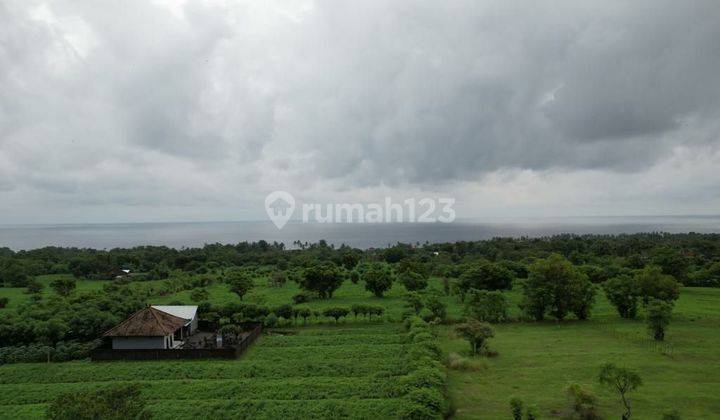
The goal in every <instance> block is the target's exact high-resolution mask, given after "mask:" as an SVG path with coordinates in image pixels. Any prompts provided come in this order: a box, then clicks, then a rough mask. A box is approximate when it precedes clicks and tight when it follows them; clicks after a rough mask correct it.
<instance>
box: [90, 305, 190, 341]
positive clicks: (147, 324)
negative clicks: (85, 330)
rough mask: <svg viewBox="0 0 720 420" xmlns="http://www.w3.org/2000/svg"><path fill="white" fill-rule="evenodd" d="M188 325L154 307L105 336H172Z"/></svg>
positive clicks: (132, 316) (136, 314)
mask: <svg viewBox="0 0 720 420" xmlns="http://www.w3.org/2000/svg"><path fill="white" fill-rule="evenodd" d="M186 323H187V321H186V320H184V319H183V318H180V317H177V316H174V315H170V314H169V313H167V312H163V311H161V310H159V309H155V308H153V307H148V308H144V309H140V310H139V311H137V312H135V313H134V314H132V315H131V316H130V318H128V319H126V320H125V321H123V322H121V323H120V324H118V325H116V326H115V327H113V328H112V329H111V330H110V331H108V332H106V333H105V334H103V336H104V337H158V336H160V337H163V336H166V335H168V334H172V333H174V332H175V331H177V330H178V329H179V328H182V327H183V326H184V325H185V324H186Z"/></svg>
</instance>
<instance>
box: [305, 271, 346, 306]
mask: <svg viewBox="0 0 720 420" xmlns="http://www.w3.org/2000/svg"><path fill="white" fill-rule="evenodd" d="M343 280H344V278H343V273H342V272H341V271H340V269H338V267H337V266H335V264H333V263H330V262H325V263H316V264H313V265H311V266H310V267H308V268H306V269H305V270H304V271H303V274H302V277H301V278H300V279H299V283H298V285H299V286H300V287H301V288H303V289H305V290H307V291H309V292H316V293H317V294H318V296H319V297H320V298H321V299H329V298H332V295H333V293H334V292H335V290H337V289H338V288H339V287H340V286H341V285H342V283H343Z"/></svg>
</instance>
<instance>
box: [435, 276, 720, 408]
mask: <svg viewBox="0 0 720 420" xmlns="http://www.w3.org/2000/svg"><path fill="white" fill-rule="evenodd" d="M608 309H609V306H607V304H606V302H604V301H601V302H599V305H598V309H597V311H596V312H598V316H597V317H596V318H595V319H594V320H590V321H587V322H578V321H566V322H562V323H555V322H543V323H515V324H504V325H498V326H496V328H495V338H494V339H492V340H491V347H492V348H493V349H495V350H497V351H498V353H499V355H498V356H497V357H493V358H484V359H482V360H481V361H480V363H478V365H479V367H478V369H479V370H477V371H458V370H449V371H448V375H449V384H450V394H451V396H452V399H453V402H454V405H455V407H456V410H457V411H456V417H457V418H459V419H507V418H509V416H510V410H509V405H508V401H509V400H510V398H511V397H513V396H517V397H519V398H521V399H523V400H524V401H525V403H526V404H534V405H536V406H537V407H538V409H539V413H540V414H541V418H553V417H554V416H553V413H559V412H560V411H561V410H562V409H563V407H565V406H566V403H567V400H566V395H565V389H566V388H567V386H568V385H569V384H570V383H573V382H575V383H579V384H581V385H582V386H583V387H585V388H587V389H589V390H591V391H592V392H593V393H595V394H596V395H597V396H598V397H599V398H600V408H601V413H602V414H603V415H604V417H606V418H619V417H620V415H621V413H622V409H621V405H620V402H619V399H618V396H617V395H616V394H614V393H612V392H610V391H609V390H607V389H605V388H604V387H601V386H600V385H599V384H598V383H597V380H596V377H597V374H598V371H599V366H600V365H601V364H602V363H604V362H613V363H615V364H617V365H621V366H626V367H630V368H633V369H635V370H636V371H637V372H638V373H640V375H641V377H642V379H643V381H644V384H643V385H642V386H641V387H640V388H639V389H638V390H637V391H636V392H634V393H633V394H631V397H630V398H631V401H632V404H633V418H636V419H660V418H661V417H662V414H663V413H665V412H669V411H671V410H673V409H677V410H678V411H679V412H680V413H681V415H682V418H683V419H712V418H720V351H719V350H718V349H720V329H718V325H719V322H720V290H718V289H703V288H692V289H691V288H685V289H683V291H682V294H681V298H680V300H679V301H678V302H677V304H676V309H675V316H674V318H675V319H674V321H673V322H672V323H671V325H670V328H669V331H668V336H667V338H666V341H667V343H668V344H669V345H670V347H669V348H670V349H671V351H670V352H669V355H668V354H663V353H662V351H661V350H660V349H656V348H654V346H653V345H652V343H651V342H650V341H649V340H648V339H647V338H646V333H645V325H644V323H643V322H642V321H641V320H636V321H627V320H621V319H620V318H619V317H617V316H616V315H614V314H613V313H612V312H611V311H609V310H608ZM438 332H439V334H440V337H441V339H440V342H441V345H442V347H443V350H444V351H445V352H457V353H461V354H462V353H463V352H466V347H467V343H466V342H465V341H462V340H459V339H457V338H456V337H455V336H454V334H453V333H452V332H451V328H449V327H440V328H439V331H438Z"/></svg>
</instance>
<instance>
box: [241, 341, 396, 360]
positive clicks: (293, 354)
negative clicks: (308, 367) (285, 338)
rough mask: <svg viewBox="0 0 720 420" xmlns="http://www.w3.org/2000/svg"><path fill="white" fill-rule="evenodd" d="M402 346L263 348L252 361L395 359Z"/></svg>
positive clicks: (253, 354) (255, 353)
mask: <svg viewBox="0 0 720 420" xmlns="http://www.w3.org/2000/svg"><path fill="white" fill-rule="evenodd" d="M403 348H404V346H403V345H402V344H365V343H363V344H356V345H352V346H351V345H347V344H343V345H332V346H331V345H328V346H293V347H261V348H257V349H254V350H255V351H253V352H252V354H251V355H249V356H250V358H251V360H252V361H260V360H275V361H277V362H279V363H284V362H286V361H287V360H316V359H323V360H330V359H351V358H383V357H390V358H394V357H396V356H397V355H399V354H402V353H403Z"/></svg>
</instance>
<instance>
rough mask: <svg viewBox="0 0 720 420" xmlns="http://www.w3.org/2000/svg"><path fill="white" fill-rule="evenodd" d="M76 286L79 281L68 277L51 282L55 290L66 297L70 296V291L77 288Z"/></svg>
mask: <svg viewBox="0 0 720 420" xmlns="http://www.w3.org/2000/svg"><path fill="white" fill-rule="evenodd" d="M76 286H77V282H76V281H75V279H72V278H68V277H60V278H58V279H55V280H53V281H52V282H50V287H52V288H53V290H55V293H57V294H58V295H60V296H64V297H68V296H70V293H72V292H73V290H75V287H76Z"/></svg>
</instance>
